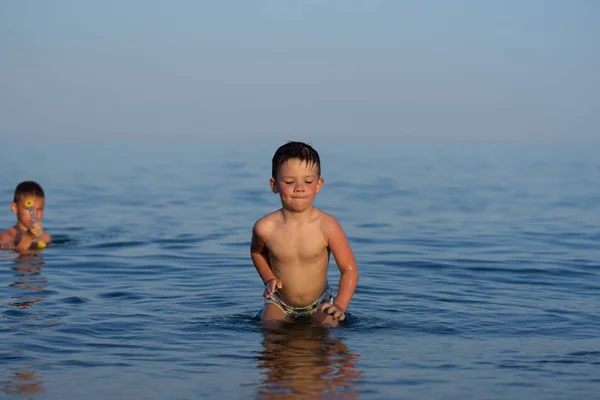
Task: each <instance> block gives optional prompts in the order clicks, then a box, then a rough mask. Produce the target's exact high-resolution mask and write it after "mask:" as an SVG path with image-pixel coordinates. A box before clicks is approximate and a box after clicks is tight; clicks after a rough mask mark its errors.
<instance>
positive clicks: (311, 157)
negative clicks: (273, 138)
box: [271, 142, 321, 179]
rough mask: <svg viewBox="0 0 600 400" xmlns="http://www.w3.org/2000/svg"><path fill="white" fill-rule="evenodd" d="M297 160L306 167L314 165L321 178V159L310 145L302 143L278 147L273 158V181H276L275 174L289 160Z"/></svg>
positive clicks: (289, 143) (291, 143)
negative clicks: (306, 165)
mask: <svg viewBox="0 0 600 400" xmlns="http://www.w3.org/2000/svg"><path fill="white" fill-rule="evenodd" d="M293 158H297V159H299V160H300V161H303V162H305V163H307V164H308V165H311V164H314V165H316V166H317V168H318V169H319V172H318V174H319V177H321V159H320V158H319V153H317V151H316V150H315V149H313V148H312V147H311V146H310V145H308V144H306V143H302V142H287V143H286V144H284V145H283V146H281V147H279V148H278V149H277V151H276V152H275V155H274V156H273V163H272V169H271V175H272V176H273V179H277V173H278V172H279V169H280V168H281V166H282V165H283V164H284V163H285V162H286V161H287V160H290V159H293Z"/></svg>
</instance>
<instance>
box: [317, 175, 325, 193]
mask: <svg viewBox="0 0 600 400" xmlns="http://www.w3.org/2000/svg"><path fill="white" fill-rule="evenodd" d="M324 182H325V180H324V179H323V178H319V180H318V181H317V190H316V192H317V193H319V192H320V191H321V187H323V183H324Z"/></svg>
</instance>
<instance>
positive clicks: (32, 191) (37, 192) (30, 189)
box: [13, 181, 45, 203]
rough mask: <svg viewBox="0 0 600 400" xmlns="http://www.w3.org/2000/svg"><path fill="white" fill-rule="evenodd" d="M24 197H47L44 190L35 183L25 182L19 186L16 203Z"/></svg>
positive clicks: (16, 190)
mask: <svg viewBox="0 0 600 400" xmlns="http://www.w3.org/2000/svg"><path fill="white" fill-rule="evenodd" d="M24 196H37V197H45V194H44V189H42V187H41V186H40V184H39V183H37V182H34V181H24V182H21V183H19V184H18V185H17V188H16V189H15V196H14V199H13V201H14V202H15V203H16V202H18V201H19V199H20V198H22V197H24Z"/></svg>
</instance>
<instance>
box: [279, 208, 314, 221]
mask: <svg viewBox="0 0 600 400" xmlns="http://www.w3.org/2000/svg"><path fill="white" fill-rule="evenodd" d="M315 210H316V208H314V207H312V206H311V207H310V208H307V209H306V210H302V211H291V210H286V209H285V208H283V207H282V208H281V213H282V214H283V219H284V221H286V222H305V221H308V220H310V219H311V218H313V216H314V212H315Z"/></svg>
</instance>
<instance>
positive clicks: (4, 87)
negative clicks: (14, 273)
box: [0, 0, 600, 140]
mask: <svg viewBox="0 0 600 400" xmlns="http://www.w3.org/2000/svg"><path fill="white" fill-rule="evenodd" d="M598 20H600V2H597V1H595V0H573V1H568V0H562V1H555V0H546V1H542V0H505V1H478V0H477V1H476V0H472V1H441V0H440V1H433V0H424V1H416V0H415V1H401V0H388V1H379V0H369V1H367V0H362V1H355V0H344V1H341V0H340V1H327V0H295V1H291V0H289V1H286V0H276V1H275V0H273V1H251V0H240V1H228V0H219V1H191V0H190V1H184V0H174V1H152V0H139V1H134V0H129V1H128V0H103V1H81V0H69V1H67V0H54V1H47V2H46V1H30V0H19V1H16V0H14V1H2V2H0V59H1V62H0V92H1V95H0V135H2V136H5V135H11V136H13V137H15V136H14V135H25V136H44V137H59V136H60V137H98V136H101V135H103V136H109V137H125V136H130V137H132V136H134V135H144V136H147V137H150V136H167V135H177V136H180V137H182V136H200V137H202V136H204V137H211V136H215V135H227V136H241V135H244V136H252V135H256V136H264V137H282V136H283V137H293V138H302V135H306V136H308V137H315V136H322V137H331V138H338V137H339V138H342V137H350V136H357V137H359V136H360V137H365V136H366V137H377V136H379V137H399V138H402V137H425V138H428V137H432V138H439V137H447V138H460V139H465V138H466V139H469V138H483V139H487V138H524V137H526V138H531V139H537V138H542V139H545V138H550V139H555V138H578V139H586V140H587V139H593V138H596V137H597V136H599V127H600V116H599V115H600V112H598V110H600V78H599V76H600V73H599V72H598V71H600V51H599V50H600V24H599V23H598Z"/></svg>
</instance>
